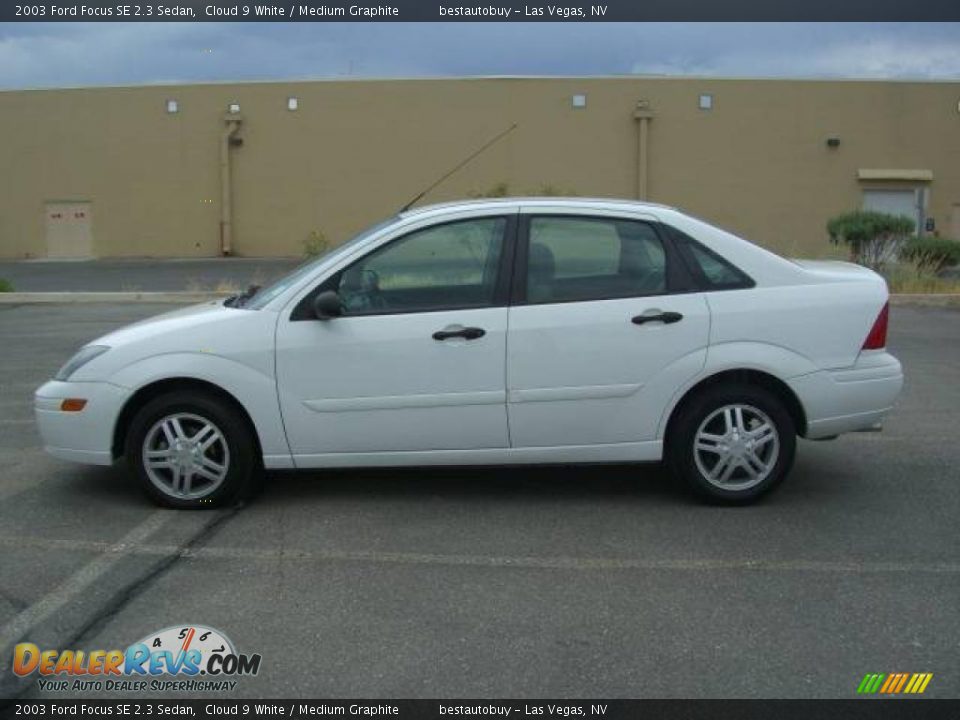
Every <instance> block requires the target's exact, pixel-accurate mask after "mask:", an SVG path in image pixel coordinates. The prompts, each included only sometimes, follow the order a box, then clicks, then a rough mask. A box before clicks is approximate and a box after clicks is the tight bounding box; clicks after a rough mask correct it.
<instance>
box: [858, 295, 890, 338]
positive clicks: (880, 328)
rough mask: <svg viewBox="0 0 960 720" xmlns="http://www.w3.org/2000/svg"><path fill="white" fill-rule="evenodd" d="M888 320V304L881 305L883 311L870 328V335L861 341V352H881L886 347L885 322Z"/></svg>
mask: <svg viewBox="0 0 960 720" xmlns="http://www.w3.org/2000/svg"><path fill="white" fill-rule="evenodd" d="M889 319H890V303H889V302H886V303H884V304H883V309H882V310H881V311H880V314H879V315H877V319H876V320H874V322H873V327H872V328H870V334H869V335H867V339H866V340H864V341H863V348H862V349H863V350H882V349H883V348H885V347H886V346H887V320H889Z"/></svg>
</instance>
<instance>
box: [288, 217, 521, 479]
mask: <svg viewBox="0 0 960 720" xmlns="http://www.w3.org/2000/svg"><path fill="white" fill-rule="evenodd" d="M515 225H516V219H515V215H514V216H496V217H489V216H485V217H472V218H467V219H461V220H456V221H451V222H443V223H439V224H432V225H428V226H426V227H420V228H418V229H415V230H412V231H410V232H407V233H406V234H403V235H402V236H400V237H396V238H394V239H392V240H390V241H388V242H387V243H385V244H383V245H380V246H379V247H377V248H375V249H373V250H371V251H370V252H369V253H367V254H366V255H364V256H363V257H361V258H359V259H357V260H355V261H353V262H352V263H351V264H350V265H349V266H347V267H346V268H344V269H342V270H340V271H338V272H335V273H334V274H333V275H332V276H330V277H328V278H326V279H325V280H323V281H322V283H320V284H319V285H318V286H317V287H316V288H314V290H313V291H312V292H311V293H310V294H308V295H307V296H306V297H304V298H303V299H302V300H301V301H300V302H299V303H298V304H297V307H296V308H295V309H294V311H293V312H292V313H290V317H288V318H281V320H280V323H279V324H278V328H277V345H276V347H277V384H278V391H279V397H280V403H281V409H282V411H283V418H284V424H285V426H286V431H287V437H288V438H289V441H290V445H291V449H292V451H293V453H294V455H295V457H296V460H297V464H298V465H301V466H308V465H310V464H320V465H323V464H329V462H330V461H331V458H330V457H328V456H329V455H330V454H344V453H385V452H386V453H396V452H406V451H432V450H458V449H479V448H504V447H507V446H508V445H509V439H508V435H507V419H506V407H505V394H506V386H505V383H506V381H505V352H506V330H507V308H506V298H507V295H508V292H509V288H508V279H507V277H506V275H507V268H508V266H509V262H510V258H511V256H512V241H513V235H514V234H515ZM508 246H509V247H508ZM326 290H334V291H336V292H337V293H338V294H339V297H340V300H341V307H342V315H341V316H340V317H333V318H331V319H327V320H318V319H317V318H316V315H315V314H314V313H313V312H312V311H311V308H312V300H313V297H314V296H315V295H316V294H317V293H319V292H322V291H326Z"/></svg>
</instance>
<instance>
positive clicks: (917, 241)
mask: <svg viewBox="0 0 960 720" xmlns="http://www.w3.org/2000/svg"><path fill="white" fill-rule="evenodd" d="M900 259H901V260H906V261H907V262H909V263H911V264H913V265H914V266H915V267H916V268H917V269H918V271H920V272H927V273H932V274H934V275H935V274H937V273H938V272H940V271H941V270H943V269H944V268H946V267H950V266H951V265H957V264H958V263H960V242H958V241H957V240H950V239H948V238H939V237H929V236H928V237H913V238H910V239H909V240H907V242H905V243H904V244H903V247H901V248H900Z"/></svg>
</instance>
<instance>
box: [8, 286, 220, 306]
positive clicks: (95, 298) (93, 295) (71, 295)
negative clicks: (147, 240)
mask: <svg viewBox="0 0 960 720" xmlns="http://www.w3.org/2000/svg"><path fill="white" fill-rule="evenodd" d="M232 294H235V293H229V292H216V291H213V290H211V291H203V292H196V291H190V290H188V291H183V292H179V291H178V292H9V293H0V304H2V305H33V304H37V303H181V304H186V303H201V302H207V301H209V300H217V299H219V298H224V297H227V296H229V295H232Z"/></svg>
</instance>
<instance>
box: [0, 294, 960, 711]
mask: <svg viewBox="0 0 960 720" xmlns="http://www.w3.org/2000/svg"><path fill="white" fill-rule="evenodd" d="M168 308H169V306H164V307H156V306H149V305H128V306H124V307H121V306H112V305H73V306H65V305H64V306H60V305H32V306H30V305H24V306H0V337H2V338H3V343H2V346H0V410H2V413H0V463H2V465H0V467H2V470H0V646H2V648H0V652H2V653H3V655H2V656H0V696H6V697H9V696H11V695H12V694H13V693H22V696H23V697H74V696H75V694H74V693H67V694H62V693H51V692H46V691H41V690H39V688H38V687H37V685H36V684H35V683H27V684H24V683H15V682H13V679H12V674H11V673H10V670H9V667H10V658H11V647H12V643H14V642H16V641H19V640H24V639H26V640H29V641H31V642H35V643H37V644H38V645H40V646H42V647H50V648H61V649H63V648H81V649H112V648H124V647H126V646H127V645H128V644H129V643H131V642H133V641H135V640H138V639H140V638H141V637H144V636H146V635H147V634H148V633H150V632H151V631H155V630H159V629H161V628H165V627H168V626H172V625H179V624H190V623H202V624H206V625H209V626H212V627H215V628H218V629H220V630H222V631H223V632H224V633H225V634H227V635H228V636H229V637H230V638H231V639H232V640H233V642H234V644H235V645H236V647H237V649H238V650H240V651H241V652H246V653H260V654H261V655H262V657H263V661H262V666H261V670H260V673H259V674H258V675H257V676H256V677H252V678H245V679H243V680H242V681H241V682H240V683H239V684H238V686H237V688H236V691H235V693H234V694H232V695H230V697H257V696H260V697H290V696H299V697H340V698H346V697H450V698H457V697H460V698H466V697H646V698H649V697H748V698H754V697H789V698H816V697H840V698H850V697H855V691H856V687H857V685H858V683H859V682H860V680H861V678H862V677H863V676H864V674H865V673H868V672H884V673H889V672H932V673H934V677H933V680H932V682H931V683H930V685H929V686H928V688H927V691H926V697H957V696H958V695H960V661H958V657H960V653H958V650H960V623H958V622H957V620H958V611H960V533H958V532H957V528H958V526H960V523H958V518H960V473H958V467H960V445H958V440H960V433H958V430H957V425H958V420H960V363H958V362H957V360H958V358H960V311H958V310H951V309H935V308H913V307H897V308H894V310H893V312H892V318H891V331H890V346H891V349H892V351H893V352H894V353H895V354H897V355H898V356H899V357H900V358H901V360H902V361H903V363H904V365H905V368H906V373H907V385H906V389H905V392H904V395H903V398H902V401H901V403H900V406H899V407H898V409H897V410H896V411H895V412H894V413H893V414H892V416H891V417H890V418H889V420H888V422H887V425H886V429H885V431H884V432H883V433H881V434H864V435H856V436H850V437H844V438H841V439H839V440H837V441H835V442H826V443H810V442H802V443H801V444H800V445H799V447H798V459H797V465H796V467H795V469H794V472H793V474H792V476H791V477H790V478H789V479H788V481H787V483H786V484H785V485H784V486H783V487H782V488H781V489H780V491H779V492H777V493H776V494H775V495H773V496H771V497H769V498H768V499H767V500H766V501H765V502H763V503H762V504H760V505H757V506H754V507H749V508H712V507H705V506H702V505H699V504H697V503H696V502H694V501H692V500H690V499H688V497H687V496H686V495H685V494H684V493H682V492H680V491H678V490H677V489H675V488H674V486H673V484H672V483H671V482H670V480H669V478H668V477H667V476H666V475H665V474H664V473H663V472H661V471H660V470H659V469H658V468H656V467H635V466H616V467H593V468H581V469H572V468H555V467H554V468H534V469H530V468H527V469H497V470H475V469H470V470H464V469H441V470H403V471H396V470H377V471H349V472H346V471H337V472H323V473H319V472H310V473H304V474H294V473H287V474H279V475H271V476H270V477H269V478H268V482H267V487H266V490H265V492H264V493H263V494H262V495H261V496H260V497H259V498H258V499H256V500H255V501H254V502H252V503H250V504H248V505H247V506H244V507H240V508H236V509H231V510H225V511H217V512H209V513H203V512H177V511H171V510H159V509H156V508H154V507H153V506H152V505H150V504H149V503H148V502H147V501H146V500H145V499H144V498H143V497H141V495H140V494H139V492H138V491H137V490H136V489H135V488H133V487H131V486H130V485H129V484H128V483H127V482H126V481H125V480H124V477H123V474H122V472H120V471H119V470H118V469H111V468H87V467H83V466H77V465H71V464H68V463H64V462H60V461H58V460H54V459H52V458H48V457H46V456H45V455H44V454H43V452H42V451H41V448H40V439H39V436H38V435H37V432H36V429H35V427H34V424H33V419H32V392H33V390H34V389H35V387H36V386H38V385H39V384H40V383H41V382H42V381H43V380H45V379H46V378H48V377H49V376H51V375H52V374H53V373H54V372H55V370H56V369H57V367H58V366H59V365H60V364H61V363H62V362H63V361H64V360H65V359H66V358H67V357H68V356H69V355H70V354H71V353H72V352H73V350H75V349H76V348H77V347H78V346H80V345H81V344H83V343H84V342H86V341H88V340H90V339H92V338H93V337H95V336H97V335H99V334H101V333H104V332H106V331H108V330H110V329H112V328H114V327H116V326H118V325H121V324H123V323H126V322H129V321H132V320H135V319H138V318H141V317H144V316H147V315H151V314H154V313H157V312H161V311H163V310H166V309H168ZM34 677H35V676H34ZM98 695H112V696H117V695H119V696H125V697H128V696H129V695H128V694H125V693H106V692H103V693H97V692H92V693H89V694H88V696H98Z"/></svg>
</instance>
